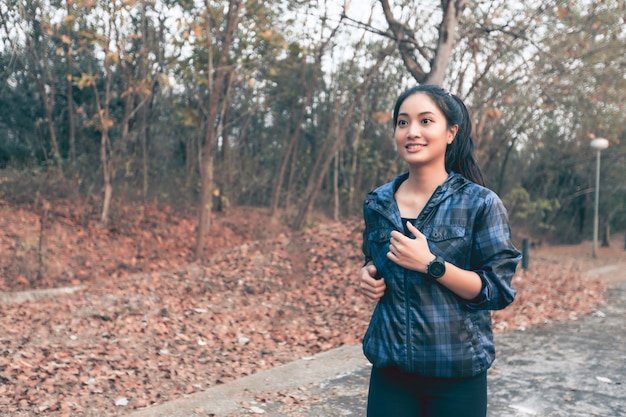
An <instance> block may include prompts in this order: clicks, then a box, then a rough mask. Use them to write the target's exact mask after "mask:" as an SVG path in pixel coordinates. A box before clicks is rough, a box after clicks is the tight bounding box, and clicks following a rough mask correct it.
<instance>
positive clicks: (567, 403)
mask: <svg viewBox="0 0 626 417" xmlns="http://www.w3.org/2000/svg"><path fill="white" fill-rule="evenodd" d="M496 348H497V350H498V359H496V362H495V363H494V365H493V367H492V369H491V370H490V372H489V412H488V417H525V416H538V417H592V416H603V417H626V280H618V281H616V282H613V283H612V288H611V289H610V290H609V292H608V293H607V295H606V301H605V302H604V303H603V304H602V305H601V306H599V308H598V310H596V311H595V312H594V313H593V314H590V315H587V316H584V317H582V318H579V319H578V320H574V321H568V322H562V323H554V324H550V325H545V326H541V327H538V328H533V329H531V330H527V331H523V332H522V331H516V332H509V333H504V334H497V335H496ZM369 370H370V367H369V365H368V363H367V361H366V360H365V359H364V358H363V356H362V353H361V348H360V346H344V347H342V348H339V349H335V350H333V351H330V352H325V353H323V354H320V355H317V356H315V357H312V358H308V359H306V360H300V361H296V362H293V363H291V364H287V365H285V366H282V367H278V368H275V369H271V370H268V371H265V372H261V373H259V374H257V375H252V376H249V377H246V378H242V379H240V380H237V381H234V382H232V383H229V384H225V385H221V386H217V387H215V388H212V389H210V390H208V391H205V392H203V393H198V394H194V395H193V396H190V397H188V398H183V399H180V400H175V401H172V402H170V403H167V404H163V405H161V406H156V407H152V408H149V409H146V410H142V411H139V412H135V413H133V414H131V415H130V416H129V417H148V416H149V417H166V416H167V417H200V416H215V417H226V416H228V417H231V416H249V415H255V414H256V415H261V414H264V415H267V416H272V417H298V416H301V417H339V416H365V404H366V397H367V384H368V380H369Z"/></svg>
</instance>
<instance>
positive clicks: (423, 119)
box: [394, 93, 458, 166]
mask: <svg viewBox="0 0 626 417" xmlns="http://www.w3.org/2000/svg"><path fill="white" fill-rule="evenodd" d="M457 129H458V126H457V125H454V126H452V127H451V128H448V123H447V121H446V117H445V116H444V114H443V113H442V112H441V110H439V107H438V106H437V105H436V104H435V102H434V101H432V99H431V98H430V97H429V96H428V95H427V94H425V93H416V94H413V95H411V96H409V97H407V98H406V99H405V100H404V102H403V103H402V104H401V105H400V108H399V110H398V121H397V123H396V126H395V130H394V138H395V141H396V145H397V148H398V153H399V155H400V156H401V157H402V159H404V160H405V161H406V162H408V163H409V165H411V164H416V165H426V164H439V163H440V164H442V166H445V154H446V147H447V146H448V145H449V144H450V143H452V141H453V140H454V135H455V134H456V131H457Z"/></svg>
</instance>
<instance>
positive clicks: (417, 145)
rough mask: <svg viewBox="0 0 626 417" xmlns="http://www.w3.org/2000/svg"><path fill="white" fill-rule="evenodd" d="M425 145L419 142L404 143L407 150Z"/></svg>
mask: <svg viewBox="0 0 626 417" xmlns="http://www.w3.org/2000/svg"><path fill="white" fill-rule="evenodd" d="M425 146H426V145H422V144H419V143H411V144H408V145H406V146H405V148H406V149H408V150H412V149H413V150H414V149H421V148H423V147H425Z"/></svg>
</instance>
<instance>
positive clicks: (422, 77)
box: [380, 0, 467, 85]
mask: <svg viewBox="0 0 626 417" xmlns="http://www.w3.org/2000/svg"><path fill="white" fill-rule="evenodd" d="M380 4H381V6H382V7H383V12H384V14H385V20H387V24H388V25H389V29H391V32H392V33H393V35H394V37H395V40H396V43H397V45H398V51H399V52H400V56H401V57H402V61H403V62H404V66H405V67H406V69H407V70H408V71H409V72H410V73H411V75H412V76H413V78H414V79H415V81H417V82H418V83H420V84H421V83H432V84H438V85H441V84H442V83H443V80H444V77H445V74H446V68H447V66H448V61H449V60H450V54H451V52H452V48H453V47H454V43H455V41H456V39H455V38H456V28H457V25H458V23H459V17H460V16H461V14H462V12H463V9H464V8H465V6H466V4H467V0H442V2H441V8H442V12H443V18H442V20H441V23H440V24H439V38H438V40H437V47H436V49H435V52H434V55H432V56H431V55H430V54H429V52H428V50H427V48H422V47H421V46H420V45H419V44H418V42H417V40H416V39H415V36H414V35H413V34H412V33H410V29H409V28H408V27H407V26H406V25H404V24H402V23H401V22H399V21H398V20H396V18H395V17H394V15H393V12H392V10H391V6H390V5H389V1H388V0H380ZM418 55H421V56H422V57H423V58H424V59H426V60H427V61H428V62H429V63H430V70H429V71H428V72H426V71H425V70H424V68H423V67H422V65H421V64H420V63H419V62H418V60H417V56H418Z"/></svg>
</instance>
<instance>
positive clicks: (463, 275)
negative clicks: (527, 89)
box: [360, 85, 521, 417]
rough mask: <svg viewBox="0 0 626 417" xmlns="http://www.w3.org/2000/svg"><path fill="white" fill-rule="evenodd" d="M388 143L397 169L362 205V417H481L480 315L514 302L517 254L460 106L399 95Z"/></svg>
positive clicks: (483, 318)
mask: <svg viewBox="0 0 626 417" xmlns="http://www.w3.org/2000/svg"><path fill="white" fill-rule="evenodd" d="M393 122H394V139H395V142H396V145H397V148H398V153H399V155H400V157H401V158H402V159H404V160H405V161H406V163H407V164H408V172H407V173H405V174H403V175H400V176H398V177H397V178H395V179H394V180H393V181H392V182H390V183H388V184H385V185H383V186H381V187H379V188H377V189H376V190H374V191H373V192H371V193H369V194H368V196H367V198H366V199H365V202H364V204H363V213H364V220H365V230H364V234H363V252H364V254H365V258H366V263H365V266H364V267H363V269H362V270H361V274H360V284H361V288H362V290H363V292H364V294H365V295H366V296H367V297H368V298H370V299H371V300H373V301H378V303H377V305H376V308H375V310H374V313H373V315H372V318H371V321H370V325H369V327H368V330H367V332H366V334H365V337H364V339H363V350H364V353H365V355H366V357H367V358H368V359H369V360H370V361H371V362H372V365H373V367H372V374H371V378H370V387H369V395H368V406H367V415H368V416H369V417H378V416H393V417H403V416H407V417H408V416H411V417H418V416H419V417H423V416H433V417H434V416H436V417H447V416H450V417H452V416H456V417H474V416H476V417H478V416H481V417H484V416H485V415H486V412H487V411H486V410H487V369H488V368H489V367H490V366H491V364H492V362H493V360H494V358H495V349H494V345H493V334H492V329H491V314H490V310H497V309H502V308H504V307H506V306H507V305H509V304H510V303H511V302H512V301H513V298H514V297H515V290H514V289H513V288H512V287H511V285H510V284H511V279H512V277H513V275H514V274H515V270H516V268H517V264H518V263H519V261H520V258H521V256H520V253H519V252H518V251H517V249H516V248H515V247H514V246H513V244H512V243H511V233H510V227H509V223H508V218H507V214H506V210H505V208H504V206H503V204H502V202H501V201H500V199H499V198H498V196H497V195H496V194H495V193H494V192H492V191H490V190H489V189H487V188H485V187H484V181H483V178H482V174H481V172H480V169H479V167H478V165H477V163H476V160H475V159H474V156H473V147H474V146H473V141H472V138H471V136H470V134H471V130H472V127H471V121H470V118H469V115H468V112H467V109H466V107H465V105H464V104H463V102H462V101H461V100H460V99H459V98H457V97H455V96H453V95H451V94H450V93H448V92H447V91H445V90H443V89H442V88H440V87H438V86H435V85H419V86H416V87H414V88H411V89H410V90H408V91H406V92H404V93H403V94H402V95H400V97H399V98H398V100H397V102H396V105H395V108H394V113H393Z"/></svg>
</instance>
